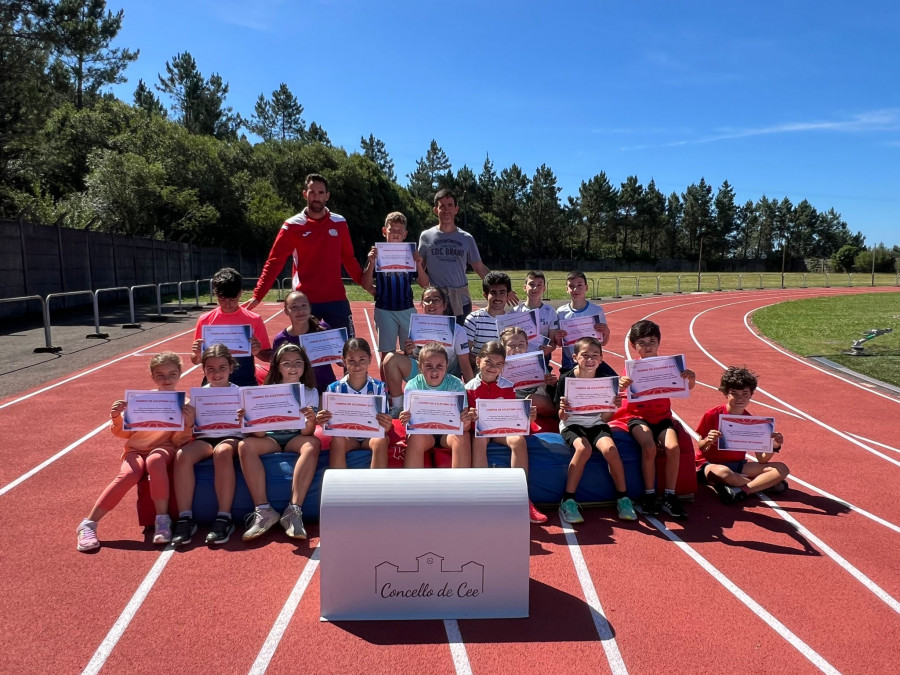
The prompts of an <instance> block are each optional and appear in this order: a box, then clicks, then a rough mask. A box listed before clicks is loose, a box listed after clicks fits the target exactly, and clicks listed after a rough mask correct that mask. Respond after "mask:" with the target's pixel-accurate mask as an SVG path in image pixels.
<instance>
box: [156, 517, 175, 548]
mask: <svg viewBox="0 0 900 675" xmlns="http://www.w3.org/2000/svg"><path fill="white" fill-rule="evenodd" d="M170 541H172V519H171V518H170V517H169V516H167V515H162V516H156V527H155V528H154V532H153V543H154V544H168V543H169V542H170Z"/></svg>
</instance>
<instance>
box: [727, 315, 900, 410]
mask: <svg viewBox="0 0 900 675" xmlns="http://www.w3.org/2000/svg"><path fill="white" fill-rule="evenodd" d="M776 304H778V303H774V302H773V303H770V304H768V305H763V306H762V307H757V308H756V309H751V310H750V311H749V312H747V313H746V314H744V326H746V328H747V330H748V331H749V332H750V334H751V335H752V336H753V337H755V338H756V339H757V340H759V341H760V342H762V343H764V344H766V345H767V346H769V347H770V348H771V349H774V350H775V351H776V352H780V353H781V354H784V355H785V356H787V357H789V358H791V359H794V361H797V362H798V363H802V364H803V365H804V366H806V367H808V368H812V369H813V370H818V371H819V372H820V373H825V374H826V375H829V376H830V377H833V378H835V379H837V380H840V381H841V382H846V383H847V384H851V385H853V386H854V387H856V388H857V389H861V390H862V391H865V392H867V393H869V394H874V395H875V396H879V397H881V398H883V399H885V400H887V401H890V402H891V403H900V400H898V399H897V397H895V396H890V395H888V394H883V393H881V392H880V391H878V390H877V389H872V388H871V387H867V386H865V385H862V384H860V383H859V382H854V381H853V380H851V379H848V378H846V377H843V376H841V375H840V374H839V373H835V372H833V371H831V370H826V369H825V368H820V367H819V366H817V365H815V364H814V363H810V362H809V361H807V360H806V359H803V358H800V357H799V356H794V355H793V354H791V353H790V352H786V351H785V350H783V349H782V348H781V347H779V346H778V345H776V344H774V343H773V342H771V341H770V340H768V339H766V338H765V337H763V336H762V335H760V334H759V333H758V332H756V331H755V330H753V328H752V327H751V326H750V323H749V320H750V315H751V314H753V312H755V311H757V310H760V309H764V308H765V307H771V306H772V305H776Z"/></svg>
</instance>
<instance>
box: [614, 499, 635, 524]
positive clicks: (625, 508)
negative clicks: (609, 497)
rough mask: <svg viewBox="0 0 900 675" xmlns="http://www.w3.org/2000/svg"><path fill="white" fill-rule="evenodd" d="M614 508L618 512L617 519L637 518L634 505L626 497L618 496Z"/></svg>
mask: <svg viewBox="0 0 900 675" xmlns="http://www.w3.org/2000/svg"><path fill="white" fill-rule="evenodd" d="M616 510H617V511H618V512H619V520H637V514H636V513H635V512H634V505H633V504H632V503H631V500H630V499H629V498H628V497H620V498H619V499H617V500H616Z"/></svg>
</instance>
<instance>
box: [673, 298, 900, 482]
mask: <svg viewBox="0 0 900 675" xmlns="http://www.w3.org/2000/svg"><path fill="white" fill-rule="evenodd" d="M729 304H738V303H729ZM725 306H727V305H720V306H719V307H711V308H710V309H705V310H703V311H702V312H700V313H699V314H697V315H696V316H694V318H693V319H691V323H690V326H689V332H690V335H691V339H692V340H693V341H694V344H696V345H697V347H698V348H699V349H700V351H702V352H703V353H704V354H705V355H706V356H707V357H708V358H709V359H710V360H711V361H713V362H714V363H717V364H718V365H719V367H720V368H725V364H724V363H722V362H721V361H719V360H718V359H717V358H716V357H715V356H713V355H712V354H710V352H709V350H707V349H706V348H705V347H704V346H703V345H702V344H700V340H698V339H697V336H696V334H695V333H694V324H695V323H696V322H697V319H699V318H700V317H701V316H703V315H704V314H706V313H707V312H710V311H712V310H713V309H721V308H722V307H725ZM748 315H749V313H748V314H747V315H744V321H745V323H746V319H747V316H748ZM748 328H749V326H748ZM838 379H841V378H838ZM863 389H864V388H863ZM756 391H758V392H760V393H762V394H765V395H766V396H768V397H769V398H770V399H772V400H773V401H776V402H778V403H780V404H781V405H783V406H785V407H786V408H788V409H790V410H793V411H794V412H796V413H798V414H799V415H801V416H803V418H804V419H807V420H809V421H810V422H812V423H813V424H816V425H818V426H820V427H822V428H823V429H825V430H826V431H830V432H831V433H833V434H834V435H836V436H839V437H840V438H843V439H844V440H845V441H848V442H850V443H852V444H853V445H856V446H858V447H860V448H862V449H863V450H865V451H866V452H870V453H871V454H873V455H875V456H876V457H881V459H883V460H885V461H887V462H890V463H891V464H893V465H894V466H898V467H900V460H896V459H894V458H893V457H889V456H888V455H885V454H884V453H883V452H879V451H878V450H876V449H875V448H872V447H869V446H868V445H866V444H865V443H863V442H862V441H859V440H857V439H855V438H853V437H852V436H850V435H849V434H846V433H844V432H843V431H840V430H838V429H835V428H834V427H833V426H831V425H829V424H826V423H825V422H823V421H821V420H820V419H818V418H816V417H813V416H812V415H810V414H809V413H805V412H803V411H802V410H800V408H797V407H796V406H793V405H791V404H790V403H788V402H787V401H785V400H784V399H781V398H778V397H777V396H775V394H772V393H770V392H769V391H768V390H766V389H763V388H762V387H757V389H756ZM865 391H869V390H868V389H865ZM876 393H877V392H876ZM879 395H880V394H879ZM892 400H893V399H892Z"/></svg>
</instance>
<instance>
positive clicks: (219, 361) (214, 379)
mask: <svg viewBox="0 0 900 675" xmlns="http://www.w3.org/2000/svg"><path fill="white" fill-rule="evenodd" d="M233 370H234V368H233V367H232V366H231V363H230V362H229V361H228V359H226V358H225V357H224V356H212V357H210V358H208V359H206V361H205V362H204V363H203V374H204V375H206V380H207V382H209V386H210V387H227V386H228V384H229V382H228V378H229V377H230V376H231V372H232V371H233Z"/></svg>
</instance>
